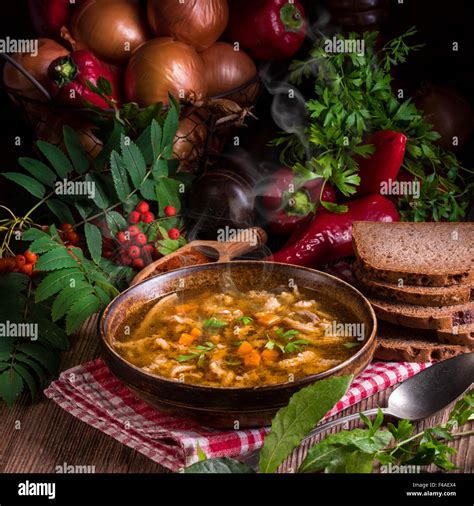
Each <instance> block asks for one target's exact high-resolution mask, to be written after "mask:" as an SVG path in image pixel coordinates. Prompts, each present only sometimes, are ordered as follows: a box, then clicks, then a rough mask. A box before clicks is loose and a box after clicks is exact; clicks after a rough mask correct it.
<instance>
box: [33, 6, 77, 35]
mask: <svg viewBox="0 0 474 506" xmlns="http://www.w3.org/2000/svg"><path fill="white" fill-rule="evenodd" d="M81 1H83V0H76V2H75V3H72V2H71V1H70V0H28V8H29V11H30V17H31V22H32V23H33V28H34V29H35V31H36V33H37V34H38V35H40V36H42V37H52V38H55V39H60V38H61V37H60V30H61V28H62V27H63V26H64V25H66V24H67V23H68V21H69V18H70V16H71V12H72V10H73V8H74V6H75V5H78V4H79V3H80V2H81Z"/></svg>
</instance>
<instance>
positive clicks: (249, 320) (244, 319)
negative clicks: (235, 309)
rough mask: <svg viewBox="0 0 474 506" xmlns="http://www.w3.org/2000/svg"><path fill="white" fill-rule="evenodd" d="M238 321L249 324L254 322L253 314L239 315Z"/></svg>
mask: <svg viewBox="0 0 474 506" xmlns="http://www.w3.org/2000/svg"><path fill="white" fill-rule="evenodd" d="M237 321H238V322H242V323H243V324H244V325H249V324H250V323H252V322H253V318H252V317H251V316H239V317H238V318H237Z"/></svg>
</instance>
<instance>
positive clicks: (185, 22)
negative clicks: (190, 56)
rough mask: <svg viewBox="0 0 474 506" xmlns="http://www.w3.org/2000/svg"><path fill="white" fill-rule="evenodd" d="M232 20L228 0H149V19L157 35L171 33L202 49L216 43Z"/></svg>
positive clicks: (199, 49) (170, 34) (176, 37)
mask: <svg viewBox="0 0 474 506" xmlns="http://www.w3.org/2000/svg"><path fill="white" fill-rule="evenodd" d="M228 20H229V6H228V4H227V0H186V1H185V2H182V3H181V2H180V0H149V1H148V21H149V22H150V25H151V27H152V29H153V31H154V32H155V33H156V34H157V35H160V36H161V35H169V36H171V37H174V38H175V39H177V40H180V41H181V42H185V43H186V44H189V45H190V46H193V47H194V48H196V49H197V50H198V51H202V50H204V49H206V48H208V47H210V46H212V44H214V42H216V40H217V39H218V38H219V37H220V36H221V35H222V33H223V32H224V30H225V28H226V26H227V21H228Z"/></svg>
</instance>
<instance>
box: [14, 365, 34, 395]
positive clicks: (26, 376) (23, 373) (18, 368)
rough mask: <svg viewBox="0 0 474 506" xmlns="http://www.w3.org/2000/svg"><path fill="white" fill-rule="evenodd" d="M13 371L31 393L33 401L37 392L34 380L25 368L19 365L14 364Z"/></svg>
mask: <svg viewBox="0 0 474 506" xmlns="http://www.w3.org/2000/svg"><path fill="white" fill-rule="evenodd" d="M14 370H15V372H16V373H18V374H19V375H20V376H21V378H22V379H23V381H24V382H25V384H26V385H27V386H28V388H29V390H30V393H31V398H32V399H33V400H34V399H35V398H36V393H37V391H38V389H37V386H36V380H35V378H34V377H33V375H32V374H31V373H30V371H28V369H27V368H26V367H24V366H22V365H21V364H19V363H16V364H15V367H14Z"/></svg>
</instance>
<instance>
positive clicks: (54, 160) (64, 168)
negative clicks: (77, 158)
mask: <svg viewBox="0 0 474 506" xmlns="http://www.w3.org/2000/svg"><path fill="white" fill-rule="evenodd" d="M36 145H37V146H38V149H39V150H40V151H41V153H43V155H44V156H45V157H46V159H47V160H48V161H49V163H50V164H51V165H52V167H53V169H54V170H55V171H56V174H57V175H58V176H59V177H60V179H67V177H68V174H70V173H71V172H73V170H74V169H73V166H72V165H71V162H70V161H69V158H68V157H67V156H66V155H65V154H64V152H63V151H62V150H61V149H59V148H58V147H57V146H54V145H53V144H50V143H49V142H45V141H37V142H36Z"/></svg>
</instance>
